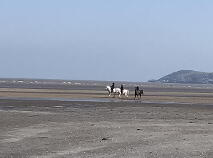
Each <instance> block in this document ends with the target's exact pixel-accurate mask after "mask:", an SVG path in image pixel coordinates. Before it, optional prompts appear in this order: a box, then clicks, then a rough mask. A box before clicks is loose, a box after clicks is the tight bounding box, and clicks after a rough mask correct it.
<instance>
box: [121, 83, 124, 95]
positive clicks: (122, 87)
mask: <svg viewBox="0 0 213 158" xmlns="http://www.w3.org/2000/svg"><path fill="white" fill-rule="evenodd" d="M123 90H124V86H123V84H121V94H123Z"/></svg>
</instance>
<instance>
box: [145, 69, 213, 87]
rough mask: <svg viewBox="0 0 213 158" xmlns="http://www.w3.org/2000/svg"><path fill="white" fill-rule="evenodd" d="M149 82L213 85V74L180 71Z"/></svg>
mask: <svg viewBox="0 0 213 158" xmlns="http://www.w3.org/2000/svg"><path fill="white" fill-rule="evenodd" d="M149 82H160V83H190V84H213V73H207V72H199V71H193V70H180V71H177V72H173V73H171V74H169V75H166V76H164V77H162V78H160V79H158V80H150V81H149Z"/></svg>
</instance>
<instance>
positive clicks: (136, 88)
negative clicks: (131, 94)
mask: <svg viewBox="0 0 213 158" xmlns="http://www.w3.org/2000/svg"><path fill="white" fill-rule="evenodd" d="M114 88H115V83H114V82H113V83H112V85H111V93H112V92H113V89H114ZM123 90H124V86H123V84H121V94H123ZM136 91H140V90H139V86H137V87H135V93H136Z"/></svg>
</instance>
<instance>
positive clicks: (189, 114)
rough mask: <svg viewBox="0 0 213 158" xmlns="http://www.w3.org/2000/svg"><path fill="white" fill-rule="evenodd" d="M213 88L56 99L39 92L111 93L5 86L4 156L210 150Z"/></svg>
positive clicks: (164, 154)
mask: <svg viewBox="0 0 213 158" xmlns="http://www.w3.org/2000/svg"><path fill="white" fill-rule="evenodd" d="M212 96H213V94H212V93H200V92H199V91H191V92H183V91H182V92H175V91H174V92H153V91H147V92H145V96H143V97H142V101H140V100H133V96H132V95H131V96H130V97H129V100H127V99H119V100H118V99H114V98H113V99H112V100H111V101H109V102H107V101H106V102H98V101H97V102H92V101H54V100H52V101H50V100H39V99H38V98H43V99H44V98H98V99H105V98H106V97H107V96H106V92H104V91H95V90H93V91H89V90H49V89H10V88H9V89H1V90H0V97H7V98H11V99H1V100H0V127H1V128H0V157H2V158H7V157H8V158H9V157H10V158H13V157H14V158H16V157H21V158H22V157H23V158H25V157H26V158H28V157H31V158H62V157H63V158H64V157H76V158H81V157H85V158H87V157H91V158H99V157H106V158H110V157H121V158H123V157H124V158H129V157H130V158H134V157H135V158H136V157H137V158H141V157H142V158H143V157H144V158H145V157H147V158H159V157H160V158H172V157H178V158H182V157H186V158H191V157H195V158H198V157H202V158H204V157H206V158H212V157H213V100H212V98H213V97H212ZM12 98H13V99H14V98H25V99H26V98H31V99H32V98H37V99H38V100H21V99H18V100H13V99H12ZM148 101H150V102H151V103H147V102H148ZM153 102H156V103H153ZM168 102H176V103H168ZM182 103H184V104H182ZM185 103H187V104H185ZM211 104H212V105H211Z"/></svg>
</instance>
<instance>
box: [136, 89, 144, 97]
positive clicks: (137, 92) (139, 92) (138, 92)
mask: <svg viewBox="0 0 213 158" xmlns="http://www.w3.org/2000/svg"><path fill="white" fill-rule="evenodd" d="M142 95H143V90H140V89H139V87H138V86H137V87H136V88H135V99H136V97H137V98H138V97H139V96H140V98H141V96H142Z"/></svg>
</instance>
